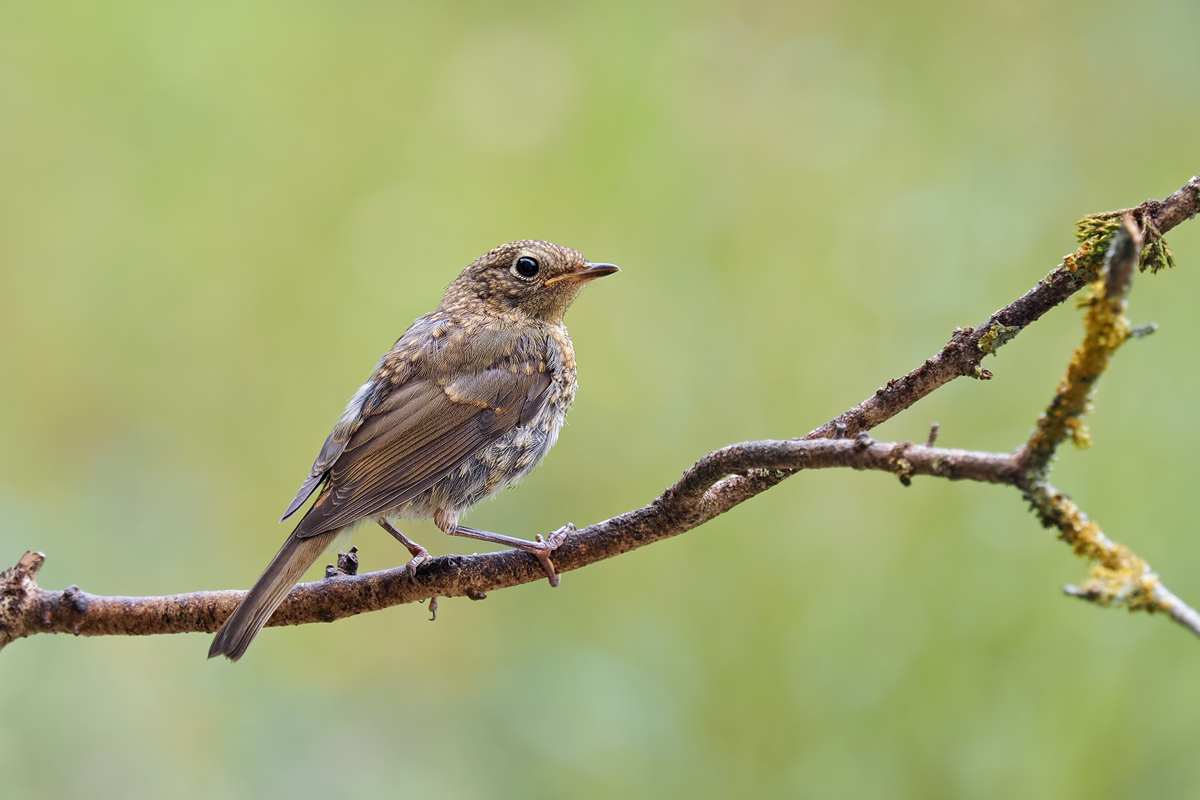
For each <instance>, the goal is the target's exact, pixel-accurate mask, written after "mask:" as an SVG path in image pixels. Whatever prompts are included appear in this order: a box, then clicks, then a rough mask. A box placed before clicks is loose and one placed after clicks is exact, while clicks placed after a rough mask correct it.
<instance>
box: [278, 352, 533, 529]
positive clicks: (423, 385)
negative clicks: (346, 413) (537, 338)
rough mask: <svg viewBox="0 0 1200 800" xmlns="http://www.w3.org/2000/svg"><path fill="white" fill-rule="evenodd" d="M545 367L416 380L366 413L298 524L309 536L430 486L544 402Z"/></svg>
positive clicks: (526, 418)
mask: <svg viewBox="0 0 1200 800" xmlns="http://www.w3.org/2000/svg"><path fill="white" fill-rule="evenodd" d="M550 383H551V381H550V376H549V374H548V373H546V372H537V371H527V370H524V369H518V370H516V371H515V372H514V371H513V370H512V369H509V368H494V369H488V370H483V371H481V372H478V373H475V374H472V375H467V376H463V377H460V378H458V379H457V380H455V381H453V382H451V383H447V384H446V385H439V384H438V383H436V382H433V381H431V380H418V379H414V380H411V381H409V382H408V383H406V384H404V385H402V386H400V387H397V388H395V389H393V391H392V392H391V394H389V395H388V396H387V397H386V398H385V399H383V400H382V401H381V402H380V403H378V404H377V405H376V407H375V408H373V409H372V410H371V411H370V412H369V413H367V414H366V415H365V416H364V418H363V420H362V423H361V424H360V425H359V426H358V428H357V429H356V430H355V431H354V433H353V434H352V435H351V436H350V439H349V441H348V442H346V444H345V446H344V448H343V449H342V451H341V452H340V453H339V454H338V455H337V457H336V458H335V459H334V461H333V462H332V464H330V466H329V470H328V472H327V473H326V475H327V480H328V485H327V486H326V489H325V491H324V492H323V493H322V494H321V496H320V497H319V498H318V499H317V502H316V503H314V504H313V506H312V508H310V509H309V512H308V514H306V515H305V517H304V519H303V520H301V521H300V525H299V526H298V527H297V528H296V535H297V536H299V537H301V538H305V537H309V536H315V535H317V534H320V533H325V532H328V531H331V530H334V529H336V528H340V527H343V526H345V525H349V524H350V523H351V522H354V521H355V520H358V519H361V518H363V517H369V516H372V515H375V514H380V513H382V512H384V511H387V510H389V509H391V508H394V507H396V506H397V505H400V504H401V503H404V502H406V501H408V500H411V499H412V498H414V497H416V496H417V495H419V494H421V493H422V492H424V491H425V490H427V489H428V488H429V487H430V486H432V485H434V484H435V483H437V481H439V480H440V479H442V478H443V477H445V476H446V475H448V474H450V473H451V472H452V471H453V470H454V469H455V468H457V467H458V465H459V464H460V463H461V462H462V461H463V460H464V459H466V458H468V457H469V456H471V455H472V454H473V453H475V452H477V451H479V450H481V449H483V448H485V447H487V446H488V445H490V444H492V443H493V442H495V441H496V440H497V439H499V438H500V437H501V436H503V435H504V434H506V433H508V432H509V431H510V430H512V429H513V428H514V427H515V426H517V425H518V424H520V423H521V422H528V421H529V420H530V419H532V418H533V417H534V416H535V415H536V413H537V411H538V410H539V409H540V408H541V407H542V406H543V405H544V404H545V403H546V400H547V397H548V393H549V392H548V390H549V388H550Z"/></svg>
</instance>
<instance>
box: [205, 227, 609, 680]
mask: <svg viewBox="0 0 1200 800" xmlns="http://www.w3.org/2000/svg"><path fill="white" fill-rule="evenodd" d="M617 271H618V269H617V267H616V266H614V265H613V264H593V263H590V262H588V261H585V260H584V258H583V256H582V255H580V254H579V253H577V252H575V251H574V250H571V249H569V248H566V247H560V246H559V245H556V244H551V243H550V242H542V241H531V240H530V241H519V242H513V243H511V244H506V245H503V246H501V247H497V248H496V249H495V250H492V251H491V252H489V253H486V254H484V255H483V256H481V257H480V258H478V259H477V260H476V261H475V262H474V263H472V264H471V265H470V266H468V267H467V268H466V269H464V270H463V271H462V274H461V275H459V276H458V277H457V278H456V279H455V280H454V282H453V283H451V284H450V286H449V287H448V288H447V289H446V296H445V297H443V298H442V302H441V305H439V306H438V307H437V310H436V311H433V312H432V313H430V314H426V315H425V316H423V317H420V318H419V319H418V320H417V321H416V322H414V323H413V324H412V327H410V328H409V329H408V330H407V331H406V332H405V333H404V335H403V336H401V337H400V339H399V341H397V342H396V345H395V346H394V347H393V348H392V349H391V350H390V351H389V352H388V353H387V354H386V355H384V356H383V358H382V359H380V361H379V364H378V365H377V366H376V367H375V372H374V374H372V375H371V379H370V380H368V381H367V382H366V383H365V384H363V385H362V386H361V387H360V388H359V390H358V391H357V392H355V393H354V396H353V397H352V398H350V403H349V404H348V405H347V406H346V411H345V413H343V414H342V417H341V419H339V420H338V423H337V425H335V426H334V428H333V432H332V433H330V434H329V438H327V439H326V440H325V445H324V446H323V447H322V448H321V452H320V454H319V455H318V456H317V460H316V461H315V462H314V463H313V466H312V470H311V471H310V472H309V474H308V478H307V479H306V480H305V481H304V484H303V485H302V486H301V487H300V491H299V492H297V493H296V498H295V499H294V500H292V503H291V505H289V506H288V508H287V511H286V512H285V513H284V515H283V519H284V520H286V519H287V518H288V517H290V516H292V515H293V514H295V513H296V511H297V510H298V509H299V508H300V507H301V506H302V505H303V504H304V502H305V501H306V500H307V499H308V498H309V496H310V495H312V494H313V493H314V492H318V491H319V494H318V495H317V499H316V501H315V502H314V503H313V504H312V506H311V507H310V508H309V509H308V512H307V513H305V515H304V516H303V517H302V518H301V520H300V524H298V525H297V526H296V529H295V530H294V531H292V534H291V536H289V537H288V538H287V541H285V542H284V543H283V547H281V548H280V549H279V552H278V553H276V554H275V558H273V559H272V560H271V563H270V564H268V565H267V568H266V570H265V571H264V572H263V574H262V576H261V577H259V579H258V581H257V582H256V583H255V584H254V587H253V588H252V589H251V590H250V592H249V594H247V595H246V598H245V599H244V600H242V602H241V604H240V605H239V606H238V607H237V609H235V610H234V612H233V614H232V615H231V616H230V617H229V619H227V620H226V621H225V624H224V625H222V626H221V630H219V631H218V632H217V635H216V638H214V639H213V643H212V647H210V648H209V650H208V656H209V658H212V657H213V656H216V655H224V656H227V657H229V658H230V659H231V660H233V661H236V660H237V659H239V658H241V656H242V654H243V653H245V652H246V648H247V647H249V646H250V642H252V641H254V637H255V636H256V635H257V634H258V632H259V631H260V630H262V627H263V625H265V624H266V623H267V620H268V619H270V617H271V614H273V613H274V612H275V609H276V608H278V607H279V604H280V603H281V602H283V599H284V598H285V597H286V596H287V594H288V592H290V591H291V589H292V587H293V586H295V584H296V582H297V581H298V580H299V579H300V576H302V575H303V574H304V572H305V571H306V570H307V569H308V568H309V567H310V566H312V564H313V563H314V562H315V561H316V560H317V558H318V557H319V556H320V555H321V553H322V552H324V551H325V549H326V548H327V547H329V546H330V545H331V544H332V543H333V542H334V540H335V539H336V538H337V536H338V534H339V533H341V532H342V531H345V530H346V529H347V528H349V527H350V526H351V525H354V524H355V523H357V522H359V521H360V520H372V521H374V522H376V523H378V524H379V525H380V526H382V527H383V528H384V530H386V531H387V532H388V533H390V534H391V535H392V536H394V537H396V539H398V540H399V541H400V543H401V544H403V545H404V546H405V547H406V548H408V551H409V553H410V554H411V555H412V559H411V560H410V561H409V562H408V564H407V565H406V566H407V567H408V570H409V574H410V575H413V576H415V575H416V569H417V567H418V566H419V565H420V564H421V563H422V562H424V561H426V560H427V559H428V558H429V553H428V551H426V550H425V548H424V547H422V546H421V545H419V544H417V543H416V542H414V541H412V540H411V539H409V538H408V537H407V536H405V535H404V534H403V533H401V532H400V530H399V529H398V528H397V527H396V526H395V524H394V523H395V522H396V521H397V520H402V519H430V518H432V519H433V521H434V524H436V525H437V526H438V528H440V529H441V530H442V531H443V532H445V533H447V534H450V535H452V536H469V537H471V538H474V539H482V540H483V541H485V542H494V543H496V544H502V545H508V546H509V547H517V548H520V549H522V550H525V551H527V552H530V553H533V554H534V555H535V556H537V557H538V559H539V560H540V561H541V563H542V567H543V568H544V569H545V570H546V574H547V576H548V577H549V579H550V583H551V585H554V586H557V585H558V576H557V575H556V574H555V572H554V566H553V564H552V563H551V561H550V554H551V553H552V552H553V551H554V549H555V548H557V547H558V546H559V545H560V544H562V542H563V541H564V539H565V538H566V534H565V532H564V531H565V529H560V530H559V531H556V532H555V533H553V534H551V535H550V536H549V537H548V538H547V539H545V540H543V539H542V537H541V536H538V537H537V541H535V542H530V541H526V540H524V539H514V538H512V537H508V536H501V535H499V534H494V533H488V532H487V531H481V530H476V529H474V528H468V527H465V526H463V525H459V524H458V520H459V517H460V516H461V515H462V513H463V512H464V511H466V510H467V509H468V508H470V507H471V506H473V505H474V504H476V503H478V502H479V501H480V500H483V499H485V498H488V497H491V496H492V495H494V494H496V493H497V492H499V491H500V490H501V489H504V488H506V487H508V486H511V485H513V484H515V483H517V482H519V481H520V480H521V479H522V478H524V477H525V476H526V475H528V474H529V473H530V472H531V471H532V470H533V469H534V467H536V466H537V465H538V463H540V462H541V460H542V458H544V457H545V455H546V453H547V452H549V450H550V448H551V447H553V446H554V442H555V441H556V440H557V439H558V431H559V428H561V427H562V424H563V418H564V417H565V415H566V413H567V409H568V408H569V407H570V406H571V401H572V400H573V399H574V397H575V387H576V384H575V351H574V349H573V348H572V347H571V339H570V337H569V336H567V329H566V328H565V327H563V314H564V313H565V312H566V310H567V308H568V307H569V306H570V305H571V302H572V301H573V300H574V299H575V296H576V295H577V294H579V291H580V290H581V289H582V288H583V287H584V285H585V284H587V283H588V282H589V281H591V280H594V279H596V278H599V277H602V276H604V275H611V274H612V273H614V272H617ZM280 521H281V522H282V521H283V520H280Z"/></svg>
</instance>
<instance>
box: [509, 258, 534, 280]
mask: <svg viewBox="0 0 1200 800" xmlns="http://www.w3.org/2000/svg"><path fill="white" fill-rule="evenodd" d="M540 268H541V265H540V264H538V262H537V259H536V258H530V257H529V256H521V257H520V258H518V259H517V263H515V264H513V269H515V270H516V271H517V274H518V275H520V276H521V277H523V278H532V277H533V276H534V275H537V274H538V270H539V269H540Z"/></svg>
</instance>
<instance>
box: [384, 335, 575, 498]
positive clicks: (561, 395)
mask: <svg viewBox="0 0 1200 800" xmlns="http://www.w3.org/2000/svg"><path fill="white" fill-rule="evenodd" d="M546 364H547V371H548V372H549V373H550V388H549V390H548V391H547V393H546V400H545V403H544V404H543V405H542V407H541V408H540V409H539V410H538V412H537V413H536V414H534V415H533V416H532V417H531V418H530V420H529V422H528V423H527V424H524V425H518V426H516V427H514V428H513V429H512V430H510V431H508V432H507V433H505V434H504V435H503V436H501V437H500V438H499V439H497V440H496V441H494V442H492V443H491V444H490V445H488V446H487V447H485V448H483V449H481V450H479V451H477V452H475V453H472V454H471V455H470V456H468V457H467V458H465V459H463V461H462V462H460V463H459V464H458V466H457V467H455V468H454V469H453V470H452V471H451V472H450V473H449V474H447V475H446V476H445V477H444V478H442V479H441V480H439V481H438V482H437V483H435V484H434V485H433V486H431V487H430V488H429V489H428V490H427V491H425V492H423V493H421V494H420V495H418V496H417V497H414V498H413V499H412V500H410V501H408V502H407V503H404V504H403V505H401V506H399V507H398V508H396V509H394V510H392V511H391V512H389V513H388V514H387V515H386V516H388V517H397V518H402V519H428V518H430V517H432V516H433V515H434V512H435V511H437V510H438V509H439V508H442V509H445V510H447V511H450V512H455V513H457V512H459V511H462V510H465V509H466V508H468V507H470V506H472V505H474V504H476V503H478V502H480V501H481V500H486V499H487V498H489V497H491V496H492V495H494V494H496V493H497V492H499V491H501V490H503V489H506V488H508V487H509V486H512V485H513V484H515V483H518V482H520V481H521V480H522V479H523V478H524V477H525V476H526V475H528V474H529V473H530V472H532V471H533V470H534V469H535V468H536V467H537V466H538V464H540V463H541V461H542V459H543V458H545V457H546V454H547V453H548V452H550V448H551V447H553V446H554V443H555V442H556V441H558V432H559V430H560V429H561V428H562V424H563V420H564V419H565V418H566V415H567V409H569V408H570V407H571V403H572V402H573V401H574V399H575V390H576V386H577V384H576V378H575V351H574V349H573V348H572V346H571V340H570V338H569V337H568V336H567V332H566V330H565V329H563V328H561V327H555V328H552V329H551V330H550V331H549V332H548V334H547V337H546Z"/></svg>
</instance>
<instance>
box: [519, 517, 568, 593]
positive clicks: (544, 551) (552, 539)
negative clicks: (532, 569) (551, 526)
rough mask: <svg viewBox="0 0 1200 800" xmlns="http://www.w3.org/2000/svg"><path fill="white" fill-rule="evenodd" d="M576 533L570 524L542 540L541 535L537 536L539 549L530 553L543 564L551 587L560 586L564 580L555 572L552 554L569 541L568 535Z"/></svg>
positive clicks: (531, 550)
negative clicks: (551, 558)
mask: <svg viewBox="0 0 1200 800" xmlns="http://www.w3.org/2000/svg"><path fill="white" fill-rule="evenodd" d="M574 532H575V526H574V525H572V524H571V523H570V522H568V523H567V524H566V525H564V526H562V527H561V528H559V529H558V530H556V531H555V532H554V533H552V534H550V535H549V536H548V537H546V538H544V539H543V538H542V535H541V534H540V533H539V534H538V535H537V544H538V547H536V548H531V549H530V550H529V552H530V553H533V554H534V555H535V556H537V560H538V561H540V562H541V564H542V569H544V570H545V571H546V577H547V578H549V579H550V585H551V586H558V584H559V583H561V582H562V578H560V577H559V576H558V573H557V572H555V571H554V563H553V562H552V561H550V554H551V553H553V552H554V551H555V550H557V549H558V548H559V547H561V546H562V543H563V542H565V541H566V540H567V535H568V534H571V533H574Z"/></svg>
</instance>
